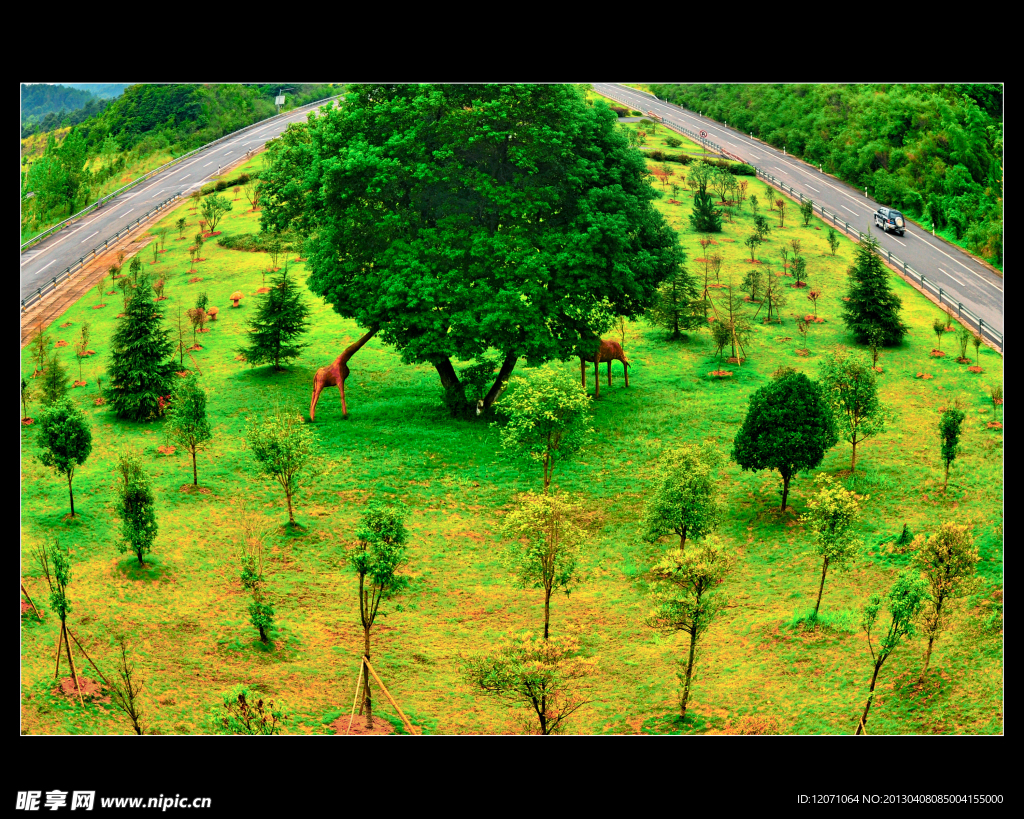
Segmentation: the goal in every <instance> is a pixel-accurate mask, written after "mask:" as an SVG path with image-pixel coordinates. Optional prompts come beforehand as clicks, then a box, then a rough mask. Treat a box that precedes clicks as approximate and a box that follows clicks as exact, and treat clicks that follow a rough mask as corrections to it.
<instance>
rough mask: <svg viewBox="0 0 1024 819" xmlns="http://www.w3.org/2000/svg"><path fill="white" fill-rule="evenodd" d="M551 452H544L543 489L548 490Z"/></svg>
mask: <svg viewBox="0 0 1024 819" xmlns="http://www.w3.org/2000/svg"><path fill="white" fill-rule="evenodd" d="M550 464H551V453H549V452H545V453H544V491H545V492H547V491H548V487H549V486H550V485H551V472H552V470H551V468H550Z"/></svg>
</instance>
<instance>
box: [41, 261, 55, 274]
mask: <svg viewBox="0 0 1024 819" xmlns="http://www.w3.org/2000/svg"><path fill="white" fill-rule="evenodd" d="M55 261H57V260H56V259H53V260H52V261H49V262H47V263H46V264H44V265H43V266H42V267H40V268H39V272H40V273H42V272H43V271H44V270H46V268H48V267H49V266H50V265H51V264H53V263H54V262H55Z"/></svg>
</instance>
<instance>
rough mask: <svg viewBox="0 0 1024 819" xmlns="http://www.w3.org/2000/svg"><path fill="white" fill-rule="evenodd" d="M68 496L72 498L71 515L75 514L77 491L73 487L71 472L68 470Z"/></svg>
mask: <svg viewBox="0 0 1024 819" xmlns="http://www.w3.org/2000/svg"><path fill="white" fill-rule="evenodd" d="M68 497H69V498H70V499H71V517H74V516H75V493H74V491H73V490H72V489H71V473H70V472H68Z"/></svg>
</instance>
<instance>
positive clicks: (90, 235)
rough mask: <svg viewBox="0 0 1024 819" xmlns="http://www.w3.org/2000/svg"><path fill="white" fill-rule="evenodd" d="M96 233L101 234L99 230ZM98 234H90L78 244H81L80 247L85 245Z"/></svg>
mask: <svg viewBox="0 0 1024 819" xmlns="http://www.w3.org/2000/svg"><path fill="white" fill-rule="evenodd" d="M96 233H99V231H98V230H97V231H96ZM96 233H90V234H89V235H88V236H86V237H85V238H84V239H82V241H80V242H79V243H78V244H80V245H84V244H85V243H86V242H88V241H89V240H90V239H91V238H92V237H93V236H95V235H96Z"/></svg>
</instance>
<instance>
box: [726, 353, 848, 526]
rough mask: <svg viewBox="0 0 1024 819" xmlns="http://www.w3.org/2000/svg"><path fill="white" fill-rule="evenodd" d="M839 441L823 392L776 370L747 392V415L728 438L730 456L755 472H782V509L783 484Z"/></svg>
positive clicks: (795, 374) (785, 491) (794, 374)
mask: <svg viewBox="0 0 1024 819" xmlns="http://www.w3.org/2000/svg"><path fill="white" fill-rule="evenodd" d="M837 443H839V433H838V430H837V428H836V420H835V416H834V414H833V412H832V407H831V406H830V405H829V403H828V401H827V400H826V397H825V393H824V390H822V388H821V386H820V385H819V384H816V383H815V382H813V381H811V379H809V378H808V377H807V376H806V375H804V374H803V373H799V372H796V371H795V370H793V369H791V368H781V369H780V370H779V371H778V372H777V373H776V374H775V376H774V377H773V378H772V380H771V381H769V382H768V383H767V384H765V386H763V387H761V388H760V389H758V390H756V391H755V392H754V394H753V395H751V396H750V402H749V404H748V405H747V417H746V418H744V419H743V426H742V427H740V430H739V432H737V433H736V439H735V441H734V442H733V452H732V457H733V460H734V461H736V463H738V464H739V465H740V466H741V467H743V468H744V469H752V470H753V471H755V472H757V471H759V470H761V469H777V470H778V471H779V474H780V475H781V476H782V507H781V508H782V509H783V510H785V508H786V499H787V498H788V496H789V482H790V480H791V479H792V477H793V476H794V475H795V474H796V473H797V472H800V471H801V470H804V469H814V467H816V466H817V465H818V464H820V463H821V459H822V458H824V457H825V453H826V452H827V451H828V450H829V449H831V448H832V447H834V446H835V445H836V444H837Z"/></svg>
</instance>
